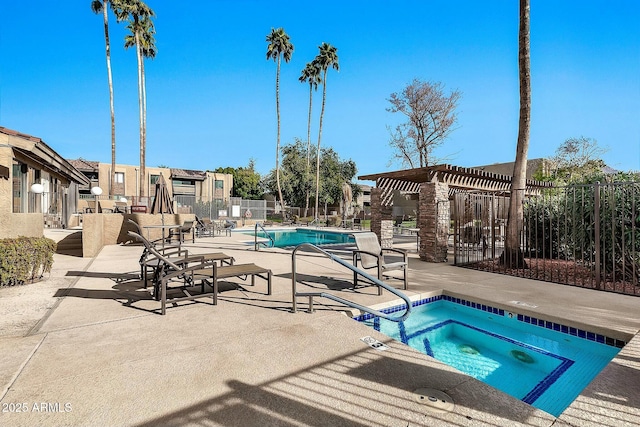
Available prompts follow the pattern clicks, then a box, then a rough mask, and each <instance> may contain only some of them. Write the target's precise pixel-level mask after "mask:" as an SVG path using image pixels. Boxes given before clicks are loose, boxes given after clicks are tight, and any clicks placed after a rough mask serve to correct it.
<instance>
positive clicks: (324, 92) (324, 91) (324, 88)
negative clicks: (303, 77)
mask: <svg viewBox="0 0 640 427" xmlns="http://www.w3.org/2000/svg"><path fill="white" fill-rule="evenodd" d="M326 99H327V70H324V71H323V73H322V108H321V109H320V125H319V128H318V152H317V153H316V212H315V219H318V202H319V200H320V141H321V140H322V119H323V118H324V104H325V101H326ZM326 213H327V212H326V207H325V217H326Z"/></svg>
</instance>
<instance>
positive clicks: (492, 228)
mask: <svg viewBox="0 0 640 427" xmlns="http://www.w3.org/2000/svg"><path fill="white" fill-rule="evenodd" d="M508 208H509V198H508V197H505V196H503V195H499V194H491V193H484V194H478V193H458V194H455V196H454V205H453V209H452V223H453V245H454V263H455V264H456V265H460V266H465V267H469V268H475V269H479V270H484V271H491V272H496V273H503V274H510V275H514V276H519V277H526V278H530V279H536V280H545V281H550V282H556V283H562V284H569V285H574V286H581V287H585V288H592V289H600V290H606V291H612V292H619V293H624V294H630V295H640V283H639V282H640V183H632V182H626V183H611V184H600V183H596V184H590V185H578V186H570V187H563V188H554V189H549V190H545V191H544V193H543V194H541V195H539V196H534V197H529V198H525V200H524V202H523V208H524V224H523V229H522V231H521V235H520V245H521V249H522V251H523V254H524V256H525V262H526V266H525V267H523V268H517V269H514V268H507V267H506V266H504V265H503V263H502V262H501V260H500V255H501V254H502V251H503V249H504V240H505V237H506V224H507V218H508Z"/></svg>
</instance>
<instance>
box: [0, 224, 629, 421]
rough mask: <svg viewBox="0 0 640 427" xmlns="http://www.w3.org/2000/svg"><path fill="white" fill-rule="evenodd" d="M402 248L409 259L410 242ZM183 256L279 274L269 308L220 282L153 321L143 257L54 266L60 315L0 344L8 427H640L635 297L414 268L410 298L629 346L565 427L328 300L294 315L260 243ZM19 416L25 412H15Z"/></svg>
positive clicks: (311, 262)
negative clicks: (443, 408) (469, 306)
mask: <svg viewBox="0 0 640 427" xmlns="http://www.w3.org/2000/svg"><path fill="white" fill-rule="evenodd" d="M407 245H409V246H410V247H411V248H413V249H414V250H415V241H413V240H410V241H408V242H407ZM185 246H186V247H189V248H191V250H192V251H193V252H199V253H204V252H209V251H216V252H217V251H223V252H225V253H227V254H229V255H232V256H234V257H235V259H236V262H238V263H255V264H257V265H260V266H264V267H268V268H270V269H272V271H273V295H271V296H267V295H265V289H266V285H264V284H263V283H261V282H260V281H257V283H256V286H254V287H252V286H250V285H248V284H247V282H242V281H240V280H233V282H234V283H239V284H241V287H240V288H238V287H236V286H235V285H232V284H230V283H226V282H225V281H221V294H220V297H219V300H218V305H217V306H213V305H212V304H211V301H210V300H209V299H203V300H202V301H198V302H187V303H182V304H178V306H177V307H168V309H167V315H166V316H160V315H159V314H158V311H159V306H160V303H159V302H158V301H154V300H152V299H151V298H150V297H149V294H148V292H146V291H144V289H141V284H140V283H139V282H138V281H133V280H128V281H122V282H117V281H116V279H117V278H118V277H120V278H122V277H130V275H131V274H132V273H134V272H137V271H138V270H139V267H138V263H137V260H138V256H139V254H140V252H141V250H142V248H141V247H139V246H107V247H104V248H103V249H102V251H101V252H100V254H99V255H98V256H97V257H95V258H92V259H82V258H74V257H68V256H64V255H56V256H55V260H56V264H55V265H54V272H53V274H52V277H53V278H65V279H66V280H67V282H68V284H69V285H70V287H68V288H67V287H61V288H60V289H59V290H58V291H57V292H56V296H58V297H60V301H59V302H58V303H57V304H56V305H55V306H54V307H53V308H52V309H51V310H50V311H49V312H48V313H47V315H46V316H45V317H44V318H43V319H42V321H41V322H39V323H38V324H37V325H36V326H35V327H34V328H32V329H31V332H30V333H29V334H27V335H26V336H14V337H4V338H0V362H1V365H0V366H2V370H1V371H0V385H1V386H2V388H1V389H0V405H1V406H0V407H1V408H2V411H1V412H0V425H3V426H33V425H39V426H60V425H74V426H84V425H87V426H89V425H104V426H112V425H113V426H116V425H118V426H121V425H132V426H155V425H175V426H178V425H181V426H182V425H197V426H299V425H313V426H318V425H323V426H403V427H405V426H422V425H424V426H427V425H428V426H466V425H493V426H502V425H527V426H551V425H553V426H612V427H613V426H616V427H617V426H634V425H640V337H638V335H637V333H638V330H640V316H638V313H640V298H635V297H629V296H623V295H617V294H611V293H600V292H596V291H592V290H586V289H580V288H575V287H569V286H562V285H556V284H552V283H544V282H536V281H531V280H526V279H518V278H512V277H508V276H501V275H495V274H490V273H483V272H478V271H473V270H467V269H463V268H458V267H453V266H450V265H447V264H429V263H425V262H422V261H420V260H419V259H418V258H417V256H416V255H415V254H412V255H411V257H410V270H409V289H410V290H409V292H407V293H408V294H410V295H415V296H418V295H423V296H424V295H434V294H439V293H441V292H442V291H445V292H447V293H448V294H450V295H454V296H466V297H468V298H469V299H472V300H475V301H491V302H492V303H494V304H498V305H503V306H507V307H513V310H514V311H517V312H523V309H526V310H528V311H529V312H531V313H532V314H534V315H536V314H537V315H539V316H541V317H549V318H552V319H553V318H557V319H563V321H564V322H565V324H566V322H569V323H571V322H574V323H576V324H589V325H593V326H594V327H595V328H596V329H597V330H607V331H609V332H608V334H609V336H612V334H616V335H617V336H619V337H627V338H628V337H630V336H635V338H633V340H631V342H630V343H629V344H627V346H626V347H625V348H624V349H623V350H622V351H621V352H620V353H619V355H618V356H617V357H616V358H615V359H614V360H613V361H612V362H611V363H610V364H609V365H608V366H607V367H606V368H605V370H604V371H603V372H602V373H601V374H600V375H599V376H598V377H597V378H596V379H595V380H594V381H593V382H592V383H591V384H590V385H589V386H588V387H587V388H586V389H585V390H584V391H583V392H582V394H581V395H580V396H579V397H578V398H577V399H576V401H575V402H574V403H573V404H572V405H571V406H570V407H569V408H568V409H567V410H566V411H565V412H564V413H563V414H562V415H561V416H560V417H559V418H557V419H556V418H555V417H553V416H551V415H549V414H547V413H545V412H543V411H540V410H537V409H535V408H533V407H531V406H529V405H527V404H525V403H523V402H521V401H519V400H517V399H515V398H512V397H511V396H508V395H506V394H504V393H502V392H500V391H498V390H496V389H493V388H492V387H490V386H487V385H485V384H484V383H482V382H480V381H477V380H475V379H473V378H471V377H469V376H467V375H465V374H463V373H461V372H459V371H457V370H455V369H454V368H451V367H449V366H447V365H445V364H443V363H441V362H438V361H436V360H435V359H432V358H429V357H427V356H425V355H423V354H421V353H419V352H417V351H415V350H413V349H411V348H408V347H406V346H404V345H403V344H400V343H397V342H394V341H392V340H390V339H389V338H387V337H385V336H384V335H381V334H379V333H377V332H376V331H374V330H372V329H370V328H368V327H366V326H364V325H362V324H359V323H357V322H355V321H353V320H351V319H350V318H348V317H347V316H344V315H343V314H342V311H341V308H340V307H336V306H334V305H331V304H327V303H328V302H326V301H322V300H316V304H317V305H316V311H315V313H313V314H309V313H306V312H304V311H303V310H305V309H306V300H303V299H300V300H299V301H298V306H299V310H300V312H298V313H295V314H293V313H291V312H290V309H291V255H290V253H289V252H288V251H284V250H280V249H263V250H261V251H260V252H255V251H254V250H253V240H252V239H250V238H248V236H246V235H242V234H240V233H231V236H216V237H205V238H200V239H197V240H196V243H195V244H186V245H185ZM298 267H299V269H298V274H299V275H304V277H306V278H307V279H308V284H309V286H310V287H314V288H322V289H326V288H329V289H331V290H333V291H335V292H338V293H340V294H341V295H342V294H344V295H343V296H348V297H349V298H352V299H355V300H356V301H357V302H359V303H361V304H365V305H374V304H375V305H378V304H381V303H385V302H389V300H390V298H391V295H390V294H389V293H387V292H385V294H384V295H383V296H378V295H377V291H375V290H374V289H370V288H369V289H367V288H365V289H359V290H358V292H353V290H351V289H349V288H348V287H347V286H346V283H345V281H343V279H344V280H347V279H348V278H349V277H350V274H348V272H346V271H343V270H341V269H340V267H339V266H338V265H337V264H336V263H333V262H331V261H329V260H326V259H324V258H321V257H319V256H317V255H311V254H304V255H302V256H301V257H300V258H299V259H298ZM391 283H393V282H391ZM301 288H303V287H301ZM301 290H303V289H301ZM0 296H1V293H0ZM514 301H520V302H525V303H528V305H530V306H533V305H535V306H537V307H535V308H533V307H524V306H522V305H515V304H514ZM318 303H320V304H318ZM323 303H325V304H323ZM369 335H370V336H373V337H375V338H377V339H378V340H380V341H383V342H384V343H386V344H387V345H388V346H389V347H390V349H389V350H387V351H377V350H374V349H372V348H370V347H369V346H367V345H366V344H364V343H363V342H362V341H361V338H362V337H364V336H369ZM425 387H426V388H432V389H437V390H442V391H444V392H445V393H447V394H448V395H449V396H451V397H452V398H453V400H454V403H455V407H454V409H453V411H451V412H434V411H431V410H429V409H428V408H427V407H426V406H425V405H423V404H421V403H418V401H417V400H416V396H415V395H414V393H413V391H414V390H416V389H419V388H425ZM11 404H13V406H11ZM22 404H25V405H24V406H22ZM16 405H20V407H21V408H25V409H26V410H25V411H22V412H16V410H15V408H17V407H18V406H16ZM5 409H6V410H5Z"/></svg>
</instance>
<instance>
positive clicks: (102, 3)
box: [91, 0, 122, 196]
mask: <svg viewBox="0 0 640 427" xmlns="http://www.w3.org/2000/svg"><path fill="white" fill-rule="evenodd" d="M118 3H119V2H118V1H117V0H115V1H110V0H92V1H91V10H92V11H93V13H95V14H98V13H102V16H103V19H102V20H103V22H104V41H105V45H106V54H107V78H108V80H109V107H110V110H111V185H110V186H109V195H111V196H113V195H114V185H113V184H114V183H115V175H116V113H115V108H114V106H113V76H112V73H111V43H110V42H109V14H108V12H109V9H111V10H112V11H113V13H114V14H115V15H116V19H117V20H118V22H120V21H121V19H122V14H121V10H120V9H119V6H118Z"/></svg>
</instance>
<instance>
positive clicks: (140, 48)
mask: <svg viewBox="0 0 640 427" xmlns="http://www.w3.org/2000/svg"><path fill="white" fill-rule="evenodd" d="M122 8H123V10H124V11H125V12H126V13H127V14H128V15H129V25H127V28H128V29H129V31H131V34H129V35H127V36H125V44H124V47H125V48H129V47H133V46H135V48H136V56H137V58H138V105H139V116H140V181H139V182H140V191H139V192H140V197H144V196H145V187H146V185H145V184H146V179H145V178H146V170H145V158H146V132H147V129H146V117H145V116H146V113H145V112H146V90H145V80H144V56H145V52H146V53H147V54H148V55H150V57H155V39H154V37H153V34H155V29H154V26H153V23H152V21H151V18H152V17H153V16H155V13H154V12H153V10H152V9H151V8H150V7H149V6H147V5H146V4H145V3H144V2H142V1H141V0H122Z"/></svg>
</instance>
